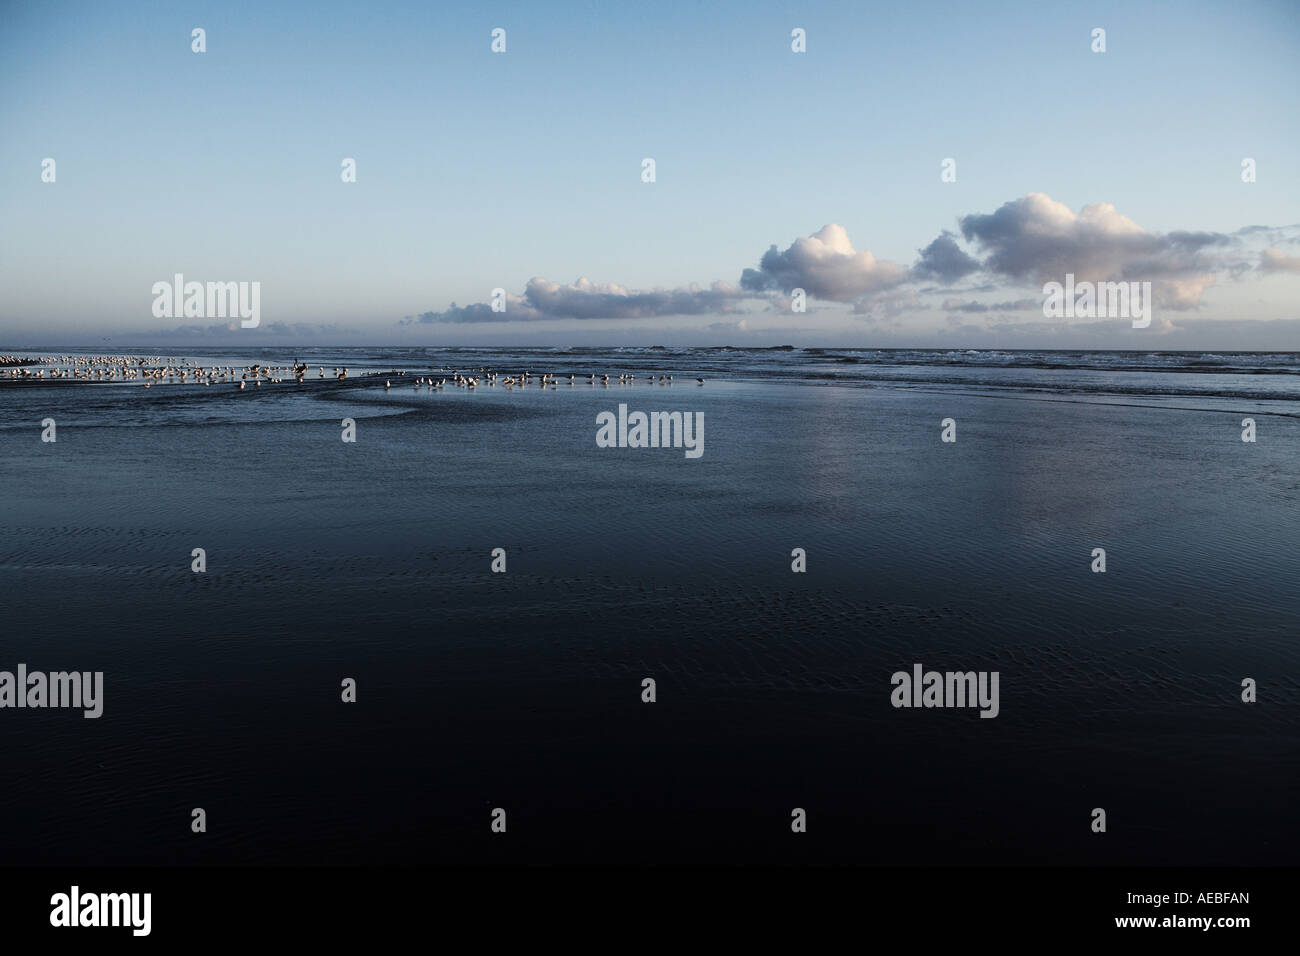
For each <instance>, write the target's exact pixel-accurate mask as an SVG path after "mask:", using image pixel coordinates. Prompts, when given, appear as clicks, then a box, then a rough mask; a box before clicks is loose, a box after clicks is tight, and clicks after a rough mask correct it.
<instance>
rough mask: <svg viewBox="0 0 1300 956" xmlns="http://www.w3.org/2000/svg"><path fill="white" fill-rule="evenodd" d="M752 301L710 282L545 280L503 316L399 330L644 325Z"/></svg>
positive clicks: (469, 315)
mask: <svg viewBox="0 0 1300 956" xmlns="http://www.w3.org/2000/svg"><path fill="white" fill-rule="evenodd" d="M750 298H753V296H752V295H751V294H749V293H746V292H742V291H741V290H739V289H737V288H735V287H734V286H731V285H729V284H727V283H726V282H714V283H713V284H712V285H711V286H710V287H709V288H707V289H703V288H701V287H700V286H698V285H694V284H692V285H690V286H688V287H687V288H685V289H651V290H646V291H640V290H636V289H628V288H626V287H625V286H621V285H617V284H615V283H612V282H605V283H596V282H592V281H591V280H590V279H586V278H580V279H578V280H577V281H576V282H572V283H569V284H567V285H563V284H561V283H559V282H552V281H551V280H549V279H542V278H538V277H534V278H532V279H529V280H528V284H527V286H526V287H525V289H524V294H523V295H522V296H518V295H509V294H507V295H506V296H505V305H506V307H505V311H503V312H494V311H493V310H492V306H491V305H489V304H487V303H481V302H480V303H476V304H473V305H467V306H458V305H456V303H454V302H453V303H452V304H451V306H450V307H449V308H448V309H447V310H446V311H444V312H425V313H422V314H421V315H418V316H408V317H407V318H406V319H405V320H403V322H402V324H403V325H411V324H413V323H416V322H419V323H421V324H426V325H427V324H431V323H435V322H536V321H539V320H543V319H644V318H650V317H654V316H663V315H712V314H716V313H719V312H732V311H735V310H736V307H737V305H738V303H740V302H741V301H742V300H744V299H750Z"/></svg>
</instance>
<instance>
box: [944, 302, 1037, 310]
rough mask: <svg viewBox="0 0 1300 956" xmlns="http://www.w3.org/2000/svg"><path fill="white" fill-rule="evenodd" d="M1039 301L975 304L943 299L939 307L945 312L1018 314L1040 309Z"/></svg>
mask: <svg viewBox="0 0 1300 956" xmlns="http://www.w3.org/2000/svg"><path fill="white" fill-rule="evenodd" d="M1042 305H1043V302H1042V300H1041V299H1015V300H1014V301H1011V302H976V301H975V300H974V299H971V300H970V301H967V302H963V301H961V300H960V299H944V300H943V305H942V306H940V308H942V309H943V310H944V311H945V312H970V313H983V312H1020V311H1022V310H1024V309H1033V308H1041V307H1042Z"/></svg>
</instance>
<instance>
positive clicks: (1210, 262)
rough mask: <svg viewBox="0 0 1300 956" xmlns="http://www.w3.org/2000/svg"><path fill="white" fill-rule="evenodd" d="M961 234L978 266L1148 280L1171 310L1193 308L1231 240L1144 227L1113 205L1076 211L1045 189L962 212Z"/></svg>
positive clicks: (1004, 271)
mask: <svg viewBox="0 0 1300 956" xmlns="http://www.w3.org/2000/svg"><path fill="white" fill-rule="evenodd" d="M959 225H960V227H961V234H962V236H963V237H964V238H965V239H966V240H967V241H968V242H974V243H975V244H976V245H978V246H979V247H980V250H981V251H982V252H984V253H985V255H986V258H985V260H984V268H985V269H987V270H988V271H990V272H992V273H995V274H997V275H1002V276H1005V277H1007V278H1010V279H1016V280H1032V281H1034V282H1046V281H1053V280H1055V281H1059V280H1060V279H1061V278H1062V277H1063V276H1065V275H1066V274H1067V273H1073V274H1074V276H1075V278H1076V280H1077V281H1080V282H1083V281H1091V282H1102V281H1119V280H1125V281H1152V282H1154V283H1155V284H1156V294H1157V298H1158V299H1160V300H1161V303H1162V304H1163V305H1164V306H1165V307H1167V308H1171V309H1187V308H1194V307H1196V306H1197V305H1198V304H1199V302H1200V296H1201V293H1202V292H1204V290H1205V289H1206V288H1208V287H1209V286H1210V285H1212V284H1213V283H1214V273H1215V271H1216V270H1218V269H1220V268H1223V267H1224V262H1223V261H1222V258H1221V256H1217V255H1214V254H1212V253H1213V250H1216V249H1218V248H1219V247H1226V246H1228V245H1230V244H1231V243H1232V241H1233V240H1232V237H1230V236H1227V235H1224V234H1222V233H1217V232H1170V233H1164V234H1161V233H1153V232H1148V231H1146V230H1145V229H1143V228H1142V227H1141V226H1139V225H1138V224H1137V223H1135V222H1134V221H1133V220H1132V219H1129V218H1128V217H1127V216H1124V215H1122V214H1121V213H1120V212H1119V211H1118V210H1117V209H1116V208H1115V206H1114V205H1113V204H1112V203H1106V202H1099V203H1090V204H1089V205H1087V206H1084V207H1083V208H1082V209H1081V210H1080V211H1079V212H1078V213H1077V214H1076V213H1075V212H1074V211H1073V210H1072V209H1071V208H1070V207H1069V206H1067V205H1065V204H1064V203H1060V202H1057V201H1056V200H1054V199H1052V198H1051V197H1050V196H1048V195H1046V194H1044V193H1030V194H1029V195H1027V196H1022V197H1021V198H1020V199H1015V200H1012V201H1010V202H1006V203H1003V204H1002V206H1001V207H999V208H998V209H997V211H995V212H993V213H989V214H984V215H981V214H974V215H969V216H963V217H962V218H961V219H960V220H959Z"/></svg>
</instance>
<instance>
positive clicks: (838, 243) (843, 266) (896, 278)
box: [740, 223, 907, 302]
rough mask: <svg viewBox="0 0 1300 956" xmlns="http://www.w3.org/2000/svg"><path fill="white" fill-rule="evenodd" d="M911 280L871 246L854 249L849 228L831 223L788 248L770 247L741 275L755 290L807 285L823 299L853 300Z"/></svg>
mask: <svg viewBox="0 0 1300 956" xmlns="http://www.w3.org/2000/svg"><path fill="white" fill-rule="evenodd" d="M906 278H907V270H906V269H904V268H903V267H902V266H899V265H895V264H894V263H892V262H882V261H880V260H878V259H877V258H876V257H875V256H874V255H873V254H872V253H871V252H870V251H869V250H866V249H864V250H861V251H858V250H856V249H854V248H853V243H852V242H850V241H849V234H848V232H847V231H846V230H845V229H844V227H843V226H840V225H837V224H836V223H830V224H828V225H825V226H822V228H821V229H819V230H818V231H817V232H815V233H813V234H812V235H811V236H808V237H806V238H802V239H796V240H795V241H794V242H793V243H791V245H790V246H789V248H787V249H786V250H785V251H784V252H781V251H779V250H778V249H777V247H776V246H772V247H771V248H769V249H768V250H767V252H765V253H764V254H763V258H762V260H760V262H759V267H758V268H757V269H746V270H745V271H744V272H743V273H742V274H741V277H740V287H741V288H742V289H746V290H749V291H750V292H768V291H780V292H785V293H789V292H790V291H791V290H793V289H803V290H804V291H805V292H807V293H808V295H810V296H813V297H815V298H818V299H829V300H831V301H832V302H851V301H853V300H854V299H857V298H858V297H859V296H862V295H866V294H868V293H871V292H875V291H878V290H880V289H886V288H889V287H891V286H895V285H898V284H899V283H900V282H902V281H904V280H905V279H906Z"/></svg>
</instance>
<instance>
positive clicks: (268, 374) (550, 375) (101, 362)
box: [0, 355, 704, 390]
mask: <svg viewBox="0 0 1300 956" xmlns="http://www.w3.org/2000/svg"><path fill="white" fill-rule="evenodd" d="M0 367H8V368H9V370H8V378H9V379H11V380H19V381H24V382H32V381H42V380H44V381H51V382H54V381H60V380H69V381H81V382H137V381H143V383H144V387H145V388H150V387H151V386H153V385H187V384H193V385H205V386H212V385H229V384H234V385H237V386H238V387H239V388H241V389H243V388H247V387H248V385H249V383H252V385H254V386H256V387H260V386H261V385H262V384H263V383H266V384H268V385H273V384H277V383H281V382H296V383H297V384H300V385H301V384H302V383H303V382H304V381H306V380H307V379H308V378H309V377H310V378H313V379H326V378H328V379H332V380H334V381H338V382H343V381H347V378H348V370H347V368H346V367H341V366H334V367H333V368H332V370H331V371H330V372H329V374H328V376H327V374H326V372H325V366H323V365H318V366H316V374H314V375H313V374H312V369H311V366H310V365H309V364H308V363H306V362H302V363H299V362H298V360H297V359H294V362H293V364H292V365H261V364H257V365H249V366H247V367H244V368H236V367H235V366H232V365H213V366H204V365H195V364H193V363H192V362H190V361H189V360H188V359H174V358H170V359H163V358H159V357H143V356H134V355H96V356H87V355H54V356H41V357H39V358H36V359H32V358H22V357H19V356H12V355H6V356H0ZM438 372H439V374H440V375H441V376H442V377H435V376H433V375H421V376H419V377H418V378H416V379H415V381H414V382H413V383H412V385H413V387H415V388H417V389H418V388H422V387H423V388H428V389H431V390H432V389H443V388H446V387H447V386H448V385H450V386H451V387H453V388H464V389H470V390H472V389H475V388H478V387H480V386H487V387H495V386H496V385H498V384H500V385H502V386H503V387H504V388H506V389H507V390H514V389H516V388H528V387H530V386H534V387H540V388H552V389H553V388H558V387H559V385H560V383H561V381H562V380H563V379H565V378H566V377H567V380H568V384H569V385H578V384H587V385H598V384H599V385H602V386H605V387H608V386H609V385H612V384H617V385H626V386H631V385H635V384H637V382H638V381H643V382H644V383H645V384H647V385H655V384H658V385H672V384H673V377H672V376H671V375H667V374H661V375H660V376H659V378H658V381H657V382H656V380H655V376H654V374H653V373H649V374H645V375H637V374H635V373H631V372H625V373H622V374H620V375H619V376H618V377H617V378H616V379H614V378H611V376H610V375H609V374H608V373H595V372H592V373H590V375H587V376H577V375H568V376H564V375H556V374H555V373H554V372H529V371H521V372H515V373H507V374H504V375H503V374H502V373H501V372H498V371H495V370H493V369H489V368H478V369H470V370H469V371H461V370H459V369H453V370H451V371H448V370H447V369H445V368H442V369H439V370H438ZM384 374H385V373H383V372H365V373H363V377H366V378H369V377H374V376H379V375H384ZM386 374H387V375H388V376H389V377H388V378H386V379H385V381H384V388H385V389H391V388H392V387H393V383H392V378H393V377H397V376H405V375H406V371H405V370H403V371H398V372H389V373H386ZM582 378H585V379H586V381H585V382H582V381H580V380H581V379H582ZM695 381H696V382H697V383H698V384H700V385H703V384H704V379H702V378H697V379H696V380H695Z"/></svg>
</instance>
